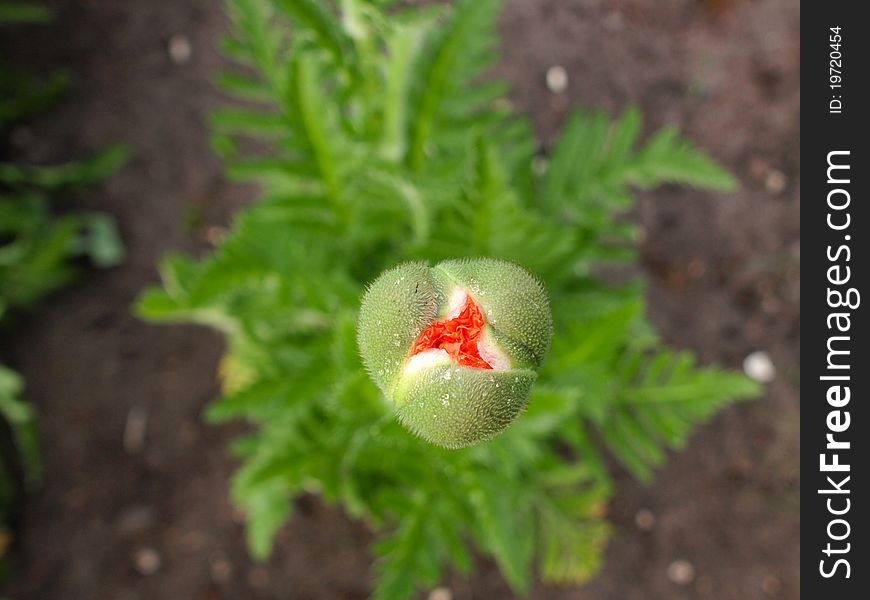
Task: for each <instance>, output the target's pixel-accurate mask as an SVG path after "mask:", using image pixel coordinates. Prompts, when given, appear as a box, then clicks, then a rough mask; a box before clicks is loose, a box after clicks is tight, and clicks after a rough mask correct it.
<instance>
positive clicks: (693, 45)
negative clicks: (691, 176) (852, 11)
mask: <svg viewBox="0 0 870 600" xmlns="http://www.w3.org/2000/svg"><path fill="white" fill-rule="evenodd" d="M47 5H48V6H49V7H50V8H51V9H52V10H53V11H54V12H55V14H56V18H55V19H54V21H53V22H52V23H51V24H48V25H40V26H38V27H37V26H29V25H23V26H17V27H14V28H13V27H6V28H4V29H3V32H2V33H3V38H2V41H0V49H2V56H3V57H4V59H5V60H7V61H9V62H12V63H14V64H15V65H17V66H18V67H20V68H22V69H26V70H29V71H33V72H36V73H40V72H41V73H46V72H52V71H54V70H57V69H58V68H61V69H63V70H65V71H66V72H67V73H68V75H69V77H70V81H71V84H70V85H71V87H70V91H69V93H68V95H67V97H66V98H65V99H64V100H63V101H62V102H61V103H60V104H59V105H58V106H57V107H56V108H54V109H53V110H52V111H51V112H49V113H46V114H45V115H43V116H40V117H39V118H36V119H32V120H30V121H27V122H26V124H24V125H18V126H17V128H16V129H15V130H14V131H12V132H11V133H10V135H9V136H8V138H9V144H11V147H9V148H4V149H3V152H5V153H8V152H14V153H15V154H16V155H17V156H23V157H25V159H26V160H27V161H31V162H37V163H40V162H57V161H64V160H67V159H70V158H78V157H83V156H86V155H88V154H91V153H93V152H94V151H96V150H98V149H100V148H103V147H105V146H107V145H108V144H111V143H115V142H125V143H126V144H128V145H129V147H130V150H131V158H130V160H129V162H128V163H127V164H126V166H124V167H123V168H122V169H121V171H120V172H118V173H117V174H116V175H115V176H113V177H111V178H110V179H109V180H108V181H107V182H106V183H105V184H104V185H102V186H100V187H97V188H93V189H89V190H87V191H83V192H79V193H77V194H75V195H74V196H73V197H72V198H70V199H69V200H68V205H69V206H70V207H73V208H83V209H89V210H90V209H97V210H100V211H104V212H106V213H109V214H111V215H114V217H115V218H116V219H117V222H118V226H119V229H120V233H121V237H122V239H123V241H124V244H125V245H126V253H127V256H126V260H125V262H124V263H123V264H122V265H121V266H119V267H115V268H112V269H109V270H104V271H98V272H97V271H95V272H90V273H88V274H87V275H86V276H85V277H83V278H82V279H80V280H79V281H78V282H77V283H76V284H75V285H73V286H72V287H71V288H68V289H65V290H63V291H61V292H59V293H56V294H54V295H52V296H51V297H50V298H49V299H48V300H46V301H45V302H44V303H43V304H42V307H41V309H40V311H39V312H37V313H34V314H33V315H31V316H27V317H25V318H24V319H23V320H21V322H19V324H18V325H17V326H16V327H15V329H14V331H11V332H7V331H4V332H3V333H2V339H0V357H2V360H3V361H4V362H5V363H6V364H8V365H9V366H11V367H13V368H14V369H16V370H17V371H19V372H20V373H21V374H22V375H23V376H24V378H25V380H26V382H27V389H26V397H27V399H28V400H29V401H30V402H32V403H33V404H34V405H35V407H36V411H37V414H38V422H39V431H40V437H41V445H42V454H43V463H44V465H43V466H44V482H43V484H42V486H41V487H40V488H39V489H37V490H36V491H35V492H33V493H32V494H30V495H29V496H28V497H27V498H26V501H25V502H24V503H23V504H22V505H21V506H19V507H18V508H17V510H16V512H15V522H14V528H13V530H12V532H11V534H12V538H11V540H9V546H8V547H7V548H6V550H5V553H6V556H7V559H8V561H9V568H10V576H9V578H8V580H7V582H6V583H5V584H3V585H2V587H0V590H2V592H0V595H5V596H8V597H10V598H14V599H16V600H27V599H59V598H70V599H73V598H76V599H77V598H83V599H84V598H89V599H90V598H93V599H102V598H107V599H109V598H111V599H117V600H128V599H129V600H134V599H139V598H141V599H146V598H147V599H152V598H155V599H156V598H173V599H176V598H177V599H185V598H191V599H196V600H210V599H218V598H233V599H236V598H264V599H266V598H270V599H271V598H275V599H278V598H300V599H309V598H310V599H319V598H323V599H327V598H330V599H331V598H348V599H355V598H364V597H366V595H367V593H368V590H369V577H370V576H369V567H370V562H371V558H370V556H369V554H368V549H367V546H368V544H369V542H370V539H371V538H370V534H369V533H368V531H367V529H366V528H365V527H364V526H363V525H362V524H359V523H353V522H351V521H349V520H348V519H347V518H346V517H345V516H344V515H343V514H342V512H341V511H340V510H337V509H333V508H329V507H326V506H324V505H323V504H322V503H321V502H320V501H319V500H317V499H314V498H303V499H302V500H301V501H299V502H298V503H297V513H296V515H295V517H294V518H293V519H292V521H291V522H290V523H289V525H287V526H286V527H285V528H284V529H283V530H282V531H281V533H280V534H279V537H278V540H277V545H276V549H275V553H274V555H273V556H272V558H271V559H270V560H269V561H268V562H266V563H264V564H255V563H254V562H252V560H251V559H250V558H249V557H248V554H247V550H246V548H245V544H244V542H243V532H242V519H241V515H239V514H236V513H235V512H234V510H233V508H232V507H231V505H230V504H229V501H228V499H227V480H228V477H229V475H230V474H231V472H232V470H233V468H234V463H233V461H232V460H231V459H230V458H228V457H227V454H226V451H225V449H226V444H227V442H228V440H230V439H231V438H232V437H233V436H234V435H235V434H238V433H239V432H240V431H242V430H243V428H242V427H241V426H222V427H212V426H205V425H204V424H203V423H202V422H201V419H200V413H201V411H202V410H203V408H204V407H205V405H206V404H207V403H208V402H209V401H210V400H211V399H212V398H214V397H215V396H216V395H217V393H218V389H217V383H216V380H215V376H214V373H215V369H216V364H217V361H218V359H219V357H220V355H221V344H222V342H221V338H220V337H219V335H218V334H217V333H214V332H211V331H208V330H205V329H199V328H193V327H186V326H185V327H154V326H151V325H147V324H145V323H143V322H141V321H139V320H137V319H136V318H135V317H133V316H132V314H131V311H130V306H131V304H132V302H133V301H134V299H135V298H136V296H137V295H138V294H139V292H140V291H141V290H142V288H143V287H144V286H145V285H147V284H149V283H152V282H154V281H156V280H157V273H156V269H155V263H156V262H157V260H158V259H159V258H160V257H161V256H163V255H164V254H165V253H167V252H168V251H171V250H176V249H183V250H186V251H190V252H194V253H201V252H204V251H206V250H207V249H208V248H210V247H211V244H210V240H213V239H214V238H215V236H216V235H219V234H220V232H221V228H224V227H226V226H227V225H228V223H229V220H230V218H231V215H232V214H233V213H234V212H235V211H236V210H238V209H239V208H241V207H243V206H245V205H246V203H248V202H249V201H250V200H251V199H252V198H253V197H254V190H253V189H252V188H246V187H242V186H237V185H230V184H228V183H226V182H225V181H224V180H223V178H222V175H221V166H220V163H219V161H218V160H217V159H216V158H215V157H214V156H213V154H212V152H211V150H210V148H209V144H208V133H207V126H206V122H205V115H206V113H207V111H209V110H210V109H212V108H215V107H216V106H219V105H221V103H222V99H221V96H220V94H219V93H218V92H217V91H216V90H215V89H214V87H213V85H212V80H213V77H214V76H215V74H216V73H217V71H218V69H219V68H220V67H221V65H222V62H223V59H222V58H221V57H220V56H219V55H218V53H217V51H216V48H215V46H216V43H217V41H218V40H219V38H220V36H221V35H222V34H223V33H224V32H225V28H226V21H225V17H224V15H223V12H222V8H221V3H220V2H215V1H214V0H125V1H123V2H119V1H117V0H114V1H113V0H55V1H52V2H49V3H47ZM799 23H800V8H799V3H798V2H796V1H793V0H707V1H699V0H667V1H658V2H653V1H652V0H625V1H615V0H506V1H505V9H504V13H503V16H502V20H501V35H502V40H503V46H502V54H501V62H500V64H499V65H498V67H497V68H496V72H495V75H496V76H498V77H501V78H503V79H505V80H507V81H508V82H509V83H510V84H511V88H512V91H511V95H510V97H511V99H512V101H513V102H514V103H515V105H516V107H517V109H518V110H519V112H522V113H525V114H528V115H529V116H530V117H531V119H532V121H533V124H534V127H535V130H536V133H537V135H538V137H539V139H540V140H541V142H542V143H543V144H544V146H547V145H548V144H549V143H550V142H551V141H552V139H553V136H554V135H555V133H556V132H557V130H558V128H559V126H560V125H561V124H562V122H563V120H564V119H565V117H566V115H567V113H568V111H569V109H570V108H571V107H572V106H580V107H589V108H595V107H601V108H604V109H606V110H607V111H608V112H610V113H611V114H617V113H618V112H619V111H620V110H622V109H623V108H624V107H625V106H626V105H629V104H636V105H638V106H639V107H640V108H641V110H642V112H643V114H644V117H645V119H646V125H645V127H646V131H651V130H653V129H657V128H659V127H660V126H662V125H663V124H666V123H674V124H677V125H678V126H679V127H680V129H681V130H682V132H683V134H684V135H685V136H686V137H687V138H688V139H690V140H692V141H693V143H694V144H696V145H697V146H699V147H701V148H703V149H704V150H706V151H707V152H709V153H710V154H711V155H712V156H713V157H715V158H716V159H717V160H718V161H720V162H721V163H722V164H724V165H725V166H726V167H727V168H728V169H730V170H731V171H732V172H733V173H734V174H735V175H736V176H737V177H738V178H739V180H740V184H741V189H740V191H739V192H738V193H736V194H733V195H728V196H721V195H719V196H716V197H715V198H714V197H713V195H712V194H710V195H705V194H698V193H697V192H689V191H687V190H685V189H682V188H679V189H678V188H665V189H662V190H659V191H657V192H652V193H645V194H641V200H640V203H639V208H638V210H636V211H635V212H634V213H633V215H632V218H634V219H636V220H637V221H638V222H639V223H640V224H641V225H642V227H643V232H644V235H643V236H642V240H641V244H640V248H641V253H642V266H643V268H644V273H645V277H646V279H647V281H648V300H649V307H650V313H651V318H652V320H653V322H654V323H655V325H656V326H657V327H658V329H659V331H660V332H661V334H662V336H663V338H664V339H665V340H666V341H667V342H668V343H669V344H671V345H672V346H675V347H677V348H689V349H692V350H694V351H696V352H697V353H698V356H699V358H700V361H701V362H702V363H709V362H719V363H721V364H724V365H727V366H730V367H734V368H741V367H744V368H746V369H748V370H749V372H750V373H749V374H751V375H752V374H754V375H755V376H757V377H760V378H762V379H772V381H771V382H770V383H769V385H768V386H767V391H766V394H765V396H764V397H763V398H762V399H760V400H758V401H754V402H749V403H745V404H741V405H738V406H735V407H732V408H730V409H728V410H727V411H725V412H724V413H723V414H721V415H719V416H718V417H717V418H716V419H715V420H714V421H713V422H712V423H710V424H708V425H706V426H704V427H702V428H700V429H699V430H698V431H697V433H696V434H695V435H694V437H693V438H692V440H691V442H690V445H689V447H688V449H687V450H686V451H684V452H681V453H677V454H674V455H673V456H671V457H670V459H669V461H668V463H667V465H666V466H665V467H664V468H663V469H662V470H661V472H660V473H659V474H658V476H657V477H656V479H655V481H654V483H653V484H652V485H650V486H642V485H640V484H638V483H636V482H634V481H632V480H631V479H629V478H628V477H622V478H621V479H620V487H619V491H618V494H617V496H616V499H615V501H614V502H613V503H612V505H611V507H610V509H609V510H610V519H611V521H612V522H613V524H614V526H615V535H614V538H613V540H612V542H611V543H610V546H609V549H608V551H607V559H606V563H605V568H604V570H603V572H602V574H601V575H600V576H599V577H598V578H597V579H595V580H594V581H593V582H592V583H590V584H589V585H587V586H585V587H583V588H556V587H549V586H544V585H541V584H538V585H537V586H536V587H535V589H534V590H533V593H532V597H534V598H564V599H568V598H573V599H614V600H635V599H637V600H640V599H649V598H653V599H659V598H662V599H664V598H668V599H683V598H711V599H712V598H715V599H732V598H733V599H735V600H736V599H739V600H751V599H762V598H783V599H789V598H797V597H799V573H798V557H799V551H800V544H799V533H798V524H799V499H798V487H799V458H798V450H799V437H798V433H799V403H798V382H799V376H798V357H799V351H800V330H799V259H800V246H799V232H800V220H799V194H800V180H799V166H800V163H799V143H800V129H799V112H800V96H799V82H800V80H799V66H800V40H799V35H798V31H799ZM747 357H749V360H748V361H747ZM451 596H452V597H454V598H456V599H467V598H480V599H490V598H509V597H512V596H511V594H510V592H509V590H508V588H507V587H506V585H505V584H504V583H503V581H502V579H501V577H500V575H499V574H498V571H497V569H496V568H495V567H494V566H493V565H491V564H489V563H488V562H487V561H484V560H479V561H478V564H477V568H476V569H475V570H474V572H473V574H472V575H471V576H470V577H469V578H465V577H458V576H454V577H452V578H451V579H450V580H449V581H447V582H446V586H445V588H443V589H439V590H437V591H435V592H433V593H432V595H431V596H430V597H432V598H433V600H435V598H438V600H446V599H448V598H450V597H451Z"/></svg>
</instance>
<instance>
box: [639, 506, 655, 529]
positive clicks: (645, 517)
mask: <svg viewBox="0 0 870 600" xmlns="http://www.w3.org/2000/svg"><path fill="white" fill-rule="evenodd" d="M634 524H635V525H637V528H638V529H640V530H642V531H649V530H650V529H652V528H653V525H655V524H656V516H655V515H654V514H653V512H652V511H651V510H650V509H648V508H641V509H640V510H639V511H637V513H635V515H634Z"/></svg>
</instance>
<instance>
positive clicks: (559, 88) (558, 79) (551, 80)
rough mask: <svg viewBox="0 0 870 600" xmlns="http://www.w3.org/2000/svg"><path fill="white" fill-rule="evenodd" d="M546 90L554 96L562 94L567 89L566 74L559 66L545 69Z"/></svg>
mask: <svg viewBox="0 0 870 600" xmlns="http://www.w3.org/2000/svg"><path fill="white" fill-rule="evenodd" d="M547 89H549V90H550V91H551V92H553V93H554V94H562V93H564V92H565V90H566V89H568V72H567V71H565V68H564V67H562V66H561V65H553V66H552V67H550V68H549V69H547Z"/></svg>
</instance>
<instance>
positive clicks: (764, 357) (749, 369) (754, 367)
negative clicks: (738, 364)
mask: <svg viewBox="0 0 870 600" xmlns="http://www.w3.org/2000/svg"><path fill="white" fill-rule="evenodd" d="M743 372H744V373H746V376H747V377H749V378H750V379H752V380H754V381H757V382H758V383H770V382H771V381H773V380H774V378H775V377H776V367H775V366H773V361H772V360H770V355H769V354H768V353H767V352H765V351H764V350H756V351H755V352H752V353H750V354H749V355H748V356H747V357H746V358H745V359H743Z"/></svg>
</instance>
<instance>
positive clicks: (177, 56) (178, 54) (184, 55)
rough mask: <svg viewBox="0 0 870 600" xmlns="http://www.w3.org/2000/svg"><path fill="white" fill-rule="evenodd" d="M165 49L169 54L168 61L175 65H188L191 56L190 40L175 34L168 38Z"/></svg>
mask: <svg viewBox="0 0 870 600" xmlns="http://www.w3.org/2000/svg"><path fill="white" fill-rule="evenodd" d="M166 49H167V51H168V52H169V58H170V60H172V62H174V63H175V64H176V65H183V64H186V63H188V62H189V61H190V57H191V55H192V54H193V48H192V47H191V45H190V40H188V39H187V36H185V35H182V34H180V33H176V34H175V35H173V36H172V37H171V38H169V43H168V44H167V48H166Z"/></svg>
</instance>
